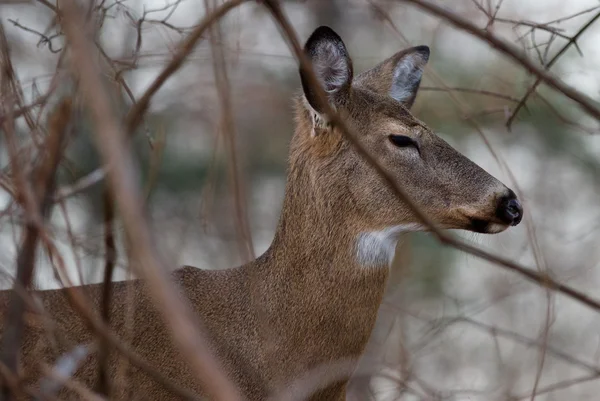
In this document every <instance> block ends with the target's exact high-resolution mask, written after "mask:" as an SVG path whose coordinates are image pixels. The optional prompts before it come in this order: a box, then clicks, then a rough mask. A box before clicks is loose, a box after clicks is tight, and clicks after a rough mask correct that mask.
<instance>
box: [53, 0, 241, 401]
mask: <svg viewBox="0 0 600 401" xmlns="http://www.w3.org/2000/svg"><path fill="white" fill-rule="evenodd" d="M238 3H239V2H238ZM228 4H229V3H228ZM62 10H63V13H64V15H63V20H62V21H61V23H62V24H63V27H64V30H65V33H66V35H67V39H68V41H69V44H70V46H71V50H72V52H73V54H72V67H73V73H74V74H76V75H77V76H78V78H79V79H80V80H81V90H82V93H83V95H84V97H85V99H86V101H87V103H88V106H89V107H90V110H91V113H92V116H93V120H94V122H95V124H96V137H95V139H96V145H97V147H98V149H99V151H100V153H101V155H102V157H103V159H104V161H105V163H106V165H107V166H109V167H110V168H109V170H108V178H109V184H110V186H111V189H112V192H113V193H114V194H115V198H116V201H117V204H118V206H119V210H120V211H121V216H122V218H123V222H124V226H125V231H126V233H127V237H128V241H129V242H130V244H131V249H132V252H133V255H134V257H135V260H136V262H137V263H136V264H135V265H136V266H138V264H139V266H143V268H141V269H140V270H139V274H140V276H142V277H143V278H145V279H146V281H147V283H148V287H149V289H150V295H151V298H152V299H153V301H154V303H155V305H156V307H157V309H158V310H159V311H160V313H161V314H162V315H163V317H164V319H165V324H166V326H167V327H168V328H169V329H170V331H171V335H172V336H173V338H174V340H175V343H176V344H177V346H178V348H179V350H180V351H181V354H182V356H183V357H184V358H187V359H188V361H189V363H190V366H191V367H192V368H193V369H194V371H195V372H196V374H197V377H198V378H199V379H200V380H201V381H202V382H203V385H204V388H205V389H206V391H207V393H208V394H210V395H211V396H212V397H214V398H215V399H217V400H239V399H240V396H239V393H238V390H237V389H236V388H235V387H234V385H233V384H231V382H230V381H229V379H228V378H227V377H226V376H225V375H224V374H223V373H222V371H221V369H220V366H221V364H220V363H219V362H218V361H217V360H216V359H215V357H214V356H213V354H212V352H211V351H210V349H209V348H208V346H207V343H206V340H205V339H204V336H202V335H201V334H200V331H199V330H198V323H197V319H196V318H195V315H193V314H192V311H191V310H190V307H189V305H188V304H187V303H186V302H184V301H183V300H182V299H181V296H180V295H179V294H178V293H177V291H176V290H175V288H174V286H173V284H172V283H171V281H170V279H169V275H168V269H167V268H166V266H165V265H164V263H163V262H162V259H161V257H160V256H159V255H158V254H157V253H156V252H155V246H154V241H153V239H152V237H151V236H150V232H151V230H150V227H148V225H147V224H146V219H145V216H144V213H143V206H142V205H143V200H142V196H141V194H140V191H139V189H138V184H137V182H138V179H137V176H138V172H137V169H136V168H135V165H134V163H133V161H132V159H131V155H130V154H129V151H128V149H129V147H128V146H127V143H128V141H127V135H126V134H127V132H128V130H126V129H124V128H123V127H122V126H121V124H119V122H118V120H117V118H116V116H115V113H114V111H113V109H112V107H111V103H110V100H109V99H110V97H109V95H108V93H107V90H106V89H105V87H104V86H103V85H102V84H101V82H100V76H101V71H100V70H99V68H98V66H97V65H96V63H95V62H94V61H93V60H94V57H93V53H92V52H91V51H90V49H92V48H93V46H91V45H90V41H89V40H88V39H87V35H85V32H86V30H85V28H84V26H85V25H84V21H83V18H82V16H81V13H80V12H79V10H78V7H77V5H76V4H75V2H73V1H65V2H63V8H62ZM182 62H183V59H181V60H180V62H179V64H178V65H181V63H182ZM165 79H166V77H165ZM149 99H150V97H149V96H148V97H147V98H146V101H145V102H144V103H143V102H142V101H140V102H138V103H137V104H136V105H140V104H144V107H142V108H140V109H138V110H140V111H141V112H143V111H144V110H145V106H147V104H148V102H149ZM136 116H138V114H136ZM139 117H140V118H141V114H139ZM129 121H130V123H129V124H131V125H129V124H128V126H134V125H135V124H134V123H135V122H137V121H139V120H138V119H137V118H136V119H133V120H129ZM131 121H132V122H131Z"/></svg>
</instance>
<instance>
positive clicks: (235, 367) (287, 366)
mask: <svg viewBox="0 0 600 401" xmlns="http://www.w3.org/2000/svg"><path fill="white" fill-rule="evenodd" d="M405 54H409V55H410V54H411V49H408V50H406V51H404V52H401V53H399V55H395V56H394V57H392V58H390V59H389V60H387V61H385V62H384V63H382V65H380V66H378V67H376V69H374V70H371V71H370V72H367V73H364V74H363V75H361V76H359V77H356V78H355V79H354V81H353V84H352V85H349V84H348V85H344V86H343V87H342V89H343V90H344V91H345V93H344V96H341V97H338V98H339V99H343V100H342V101H340V102H338V103H337V104H335V106H336V108H337V109H338V110H339V112H340V113H342V115H343V116H344V117H345V118H346V121H348V124H349V125H350V126H351V127H352V128H353V129H354V130H355V132H358V133H359V134H360V135H361V138H360V140H361V143H362V144H363V145H364V146H365V147H366V148H367V149H368V150H370V151H371V152H373V153H374V154H377V155H378V158H379V162H380V163H381V164H382V166H383V167H385V168H386V169H388V170H389V171H391V172H392V173H393V174H394V177H395V178H396V179H397V180H398V182H399V183H400V184H401V185H403V186H404V188H406V190H407V192H408V193H410V194H411V195H413V197H414V200H415V201H416V202H417V203H418V204H419V206H420V207H421V208H423V209H424V210H425V211H427V212H428V214H429V215H430V216H431V217H432V218H433V219H434V220H435V222H436V223H438V224H441V225H442V226H444V227H448V228H464V229H469V228H470V226H469V224H470V218H478V219H485V220H486V221H490V222H496V220H495V219H496V217H495V210H496V207H497V199H498V197H500V196H502V195H503V194H505V193H506V191H508V190H507V189H506V187H504V186H503V185H502V184H500V183H499V182H498V181H497V180H495V179H494V178H493V177H491V176H490V175H488V174H487V173H486V172H484V171H483V170H482V169H480V168H479V167H477V166H476V165H475V164H474V163H472V162H471V161H469V160H468V159H466V158H465V157H464V156H462V155H460V154H459V153H458V152H456V151H455V150H454V149H452V148H451V147H450V146H449V145H447V144H446V143H445V142H444V141H443V140H441V139H440V138H439V137H437V136H436V135H435V134H434V133H433V132H431V131H430V130H429V129H428V128H427V127H426V126H425V125H424V124H423V123H421V122H420V121H418V120H417V119H416V118H415V117H413V116H412V115H411V114H410V112H409V111H408V109H407V106H410V103H412V100H414V94H412V97H411V98H410V99H408V100H407V101H406V102H404V103H402V102H399V101H396V100H394V99H392V98H391V97H389V96H388V94H387V90H388V88H389V85H390V81H391V80H392V79H393V67H394V65H393V64H395V63H397V62H398V60H402V57H403V55H405ZM425 61H426V60H425ZM425 61H423V64H424V62H425ZM421 67H422V66H421ZM419 78H420V76H419ZM415 91H416V89H415ZM311 113H315V111H314V110H312V109H311V107H310V106H308V107H306V103H305V101H303V100H301V99H299V101H298V102H297V121H296V122H297V128H296V132H295V135H294V138H293V140H292V143H291V149H290V157H289V169H288V178H287V185H286V193H285V200H284V204H283V210H282V212H281V218H280V221H279V225H278V227H277V230H276V234H275V237H274V240H273V242H272V245H271V246H270V248H269V249H268V250H267V251H266V252H265V253H264V254H263V255H262V256H260V257H259V258H258V259H256V260H254V261H252V262H250V263H248V264H246V265H244V266H241V267H238V268H234V269H229V270H222V271H205V270H200V269H196V268H193V267H184V268H182V269H180V270H178V271H176V272H175V273H174V274H173V279H174V280H175V282H176V283H177V284H178V285H179V286H180V288H181V291H182V292H183V293H184V295H185V297H186V298H187V299H188V300H189V302H190V303H191V305H193V307H194V308H195V310H196V312H197V313H198V315H199V317H200V318H201V320H202V322H203V323H204V325H205V328H206V330H207V331H208V334H209V337H210V339H211V341H212V343H213V345H214V347H213V348H214V350H215V352H216V353H217V354H218V356H219V357H220V358H222V359H223V361H224V364H225V367H226V369H227V371H228V373H230V375H231V377H232V378H233V379H234V381H235V382H236V383H237V384H238V385H239V386H240V388H241V389H242V391H243V393H244V395H245V396H246V397H247V399H249V400H264V399H265V398H266V397H267V396H268V395H269V394H272V393H273V392H274V391H281V390H284V389H285V388H286V387H288V386H290V384H291V383H292V382H293V381H294V380H296V379H298V378H300V377H302V376H303V375H304V374H306V373H307V372H308V371H310V370H311V369H315V368H318V367H322V366H323V364H328V363H331V362H335V361H338V360H340V359H344V358H352V359H354V360H356V359H357V358H359V356H360V355H361V353H362V351H363V349H364V347H365V345H366V343H367V340H368V338H369V335H370V333H371V330H372V328H373V325H374V322H375V318H376V315H377V310H378V307H379V305H380V302H381V300H382V297H383V292H384V288H385V284H386V280H387V276H388V269H387V266H386V265H385V264H382V265H381V266H370V267H365V266H361V265H360V264H359V263H358V261H357V258H356V255H357V245H356V244H357V238H358V236H359V235H360V234H361V233H365V232H369V231H376V230H381V229H384V228H386V227H390V226H395V225H402V224H409V223H415V222H416V220H415V217H414V216H413V215H412V213H411V212H410V211H409V209H408V208H407V207H406V205H404V204H403V203H402V202H401V201H399V200H398V199H397V198H396V196H395V195H394V194H393V193H392V191H391V190H390V189H388V187H386V186H385V185H383V181H382V180H381V178H380V177H379V176H378V175H377V174H376V172H375V171H374V170H373V169H372V168H371V167H370V166H368V165H367V164H366V163H365V162H364V160H363V159H362V158H361V157H360V156H359V155H358V153H357V152H356V151H355V150H354V149H353V148H352V147H351V146H350V145H349V143H347V142H346V141H345V140H344V139H343V136H342V134H341V133H340V132H337V131H336V130H335V129H331V128H329V129H327V128H319V129H318V130H317V132H316V135H312V132H313V128H315V127H313V122H312V121H313V119H312V118H311ZM392 133H394V134H402V135H408V136H411V137H413V138H414V139H415V140H417V141H418V142H419V144H420V148H421V155H420V156H419V155H417V154H416V151H415V150H414V149H397V148H395V147H394V145H392V144H391V143H390V142H389V140H388V139H387V136H388V135H389V134H392ZM84 288H85V294H86V295H87V296H88V297H89V298H90V299H91V300H92V301H93V304H94V307H95V310H96V311H99V299H100V294H101V286H100V285H88V286H85V287H84ZM128 290H131V291H132V293H133V296H132V300H133V303H134V306H135V311H134V315H133V316H134V317H133V320H129V319H126V317H125V316H126V313H127V312H126V311H127V306H126V304H127V300H128V297H127V291H128ZM33 295H34V297H35V298H36V299H39V300H40V301H41V304H42V305H43V307H44V310H45V312H46V313H48V314H49V315H50V316H52V318H53V319H55V320H56V322H57V324H58V326H59V327H60V330H59V332H57V333H56V338H57V340H58V341H57V344H54V343H53V342H52V341H49V340H47V338H48V333H47V332H46V330H45V328H44V327H45V326H44V324H42V323H40V322H37V323H36V322H33V320H32V318H31V316H29V318H28V322H30V323H32V324H31V325H29V326H28V331H27V335H26V337H25V339H24V341H23V347H22V358H21V366H22V367H23V371H22V373H23V375H24V377H25V378H26V382H27V383H28V384H35V383H37V382H38V381H39V378H40V371H39V369H38V366H39V362H40V361H46V362H47V363H50V364H52V363H53V361H55V360H56V358H57V357H58V356H60V355H63V354H64V353H65V352H68V351H69V349H70V347H71V346H72V345H74V344H86V343H90V342H92V340H93V336H92V334H91V333H90V331H89V330H88V329H87V328H86V326H85V324H84V323H83V321H82V320H81V318H80V317H79V316H78V314H77V313H75V312H74V311H73V310H72V308H71V306H70V305H69V303H68V302H67V299H66V297H65V294H64V291H62V290H52V291H38V292H35V293H33ZM7 298H8V292H2V293H1V294H0V307H1V310H2V313H4V311H5V310H6V302H7ZM111 327H113V328H114V329H115V330H116V331H117V332H118V333H119V335H120V336H123V337H124V338H126V339H128V341H130V343H131V347H132V348H133V349H135V350H136V351H137V352H138V353H139V354H140V355H142V356H143V357H144V358H146V359H147V360H149V361H150V362H152V364H153V365H154V366H156V368H157V369H158V370H159V371H160V372H162V373H163V374H164V375H166V376H167V377H169V378H171V379H172V380H174V381H176V382H177V383H179V384H180V385H181V386H184V387H187V388H190V389H192V390H194V391H197V392H200V388H199V386H198V381H197V380H196V379H195V378H194V377H193V376H192V374H191V373H190V370H189V369H188V367H187V366H186V363H185V362H184V358H182V357H181V355H178V353H177V352H176V351H175V349H174V347H173V346H172V344H171V339H170V338H169V336H168V333H167V331H166V330H165V327H164V326H163V323H162V320H161V317H160V316H159V315H158V314H157V312H156V311H155V309H154V308H153V306H152V302H151V301H150V300H149V299H148V296H147V294H146V289H145V285H144V283H143V282H141V281H138V280H135V281H131V282H119V283H114V285H113V303H112V311H111ZM128 327H132V329H133V333H130V334H131V335H128V334H127V329H128ZM118 359H119V358H118V357H117V355H116V353H113V355H112V356H111V363H110V366H111V368H112V369H111V372H110V375H111V376H112V377H111V379H112V380H111V381H112V382H113V384H114V379H115V375H116V372H117V365H118V364H117V361H118ZM96 376H97V368H96V356H95V355H92V356H90V357H89V358H88V360H87V361H86V363H85V365H84V366H83V367H82V368H81V369H80V370H79V371H78V372H77V374H76V378H77V379H79V380H82V381H83V382H85V383H86V384H87V385H89V386H92V387H93V386H94V384H95V381H96ZM346 380H347V378H343V379H342V380H340V381H337V382H336V383H334V384H331V385H329V386H328V387H326V388H325V389H322V390H320V392H318V393H316V394H315V395H314V396H313V397H312V398H311V399H313V400H334V401H337V400H343V399H344V396H345V382H346ZM113 387H114V386H113ZM66 394H67V393H65V395H66ZM111 399H128V400H129V399H145V400H172V399H175V397H174V396H173V395H172V394H170V393H169V392H168V391H166V390H164V389H163V388H162V387H161V386H160V385H159V384H157V383H156V382H155V381H153V380H152V379H150V378H149V377H148V376H147V375H146V374H144V373H143V372H141V371H140V370H139V369H135V368H130V369H129V371H128V385H127V386H126V387H123V386H121V387H119V388H118V389H116V390H115V389H114V388H113V393H112V394H111Z"/></svg>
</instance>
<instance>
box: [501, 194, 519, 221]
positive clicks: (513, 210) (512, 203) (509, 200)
mask: <svg viewBox="0 0 600 401" xmlns="http://www.w3.org/2000/svg"><path fill="white" fill-rule="evenodd" d="M511 195H513V196H510V195H509V196H507V197H504V198H503V199H502V200H501V201H500V204H499V205H498V211H497V216H498V217H499V218H500V219H501V220H502V221H504V222H505V223H506V224H510V225H513V226H516V225H517V224H519V223H520V222H521V219H522V218H523V206H521V202H519V200H518V199H516V197H515V196H514V194H511Z"/></svg>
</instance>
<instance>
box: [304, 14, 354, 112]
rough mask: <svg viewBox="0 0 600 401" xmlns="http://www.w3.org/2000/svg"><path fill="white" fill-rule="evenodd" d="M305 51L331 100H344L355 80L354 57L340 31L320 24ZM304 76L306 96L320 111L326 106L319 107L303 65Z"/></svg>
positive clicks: (308, 41)
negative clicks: (351, 58) (351, 55)
mask: <svg viewBox="0 0 600 401" xmlns="http://www.w3.org/2000/svg"><path fill="white" fill-rule="evenodd" d="M304 54H305V55H306V56H307V57H308V58H309V59H310V61H311V62H312V66H313V71H314V72H315V75H316V77H317V80H318V81H319V83H320V84H321V86H322V88H323V89H324V90H325V93H326V94H327V96H328V98H329V101H330V102H331V103H332V104H333V105H335V104H336V103H337V102H339V101H341V100H342V99H343V97H344V95H345V94H347V92H348V90H349V88H350V84H351V83H352V61H351V60H350V56H349V55H348V51H347V50H346V46H345V45H344V42H343V41H342V39H341V38H340V37H339V35H338V34H337V33H335V32H334V31H333V30H332V29H331V28H329V27H326V26H321V27H319V28H317V29H316V30H315V31H314V32H313V33H312V35H310V37H309V38H308V40H307V41H306V44H305V45H304ZM300 78H301V80H302V88H303V89H304V96H305V97H306V100H307V101H308V103H309V104H310V106H311V107H312V108H313V109H314V110H315V111H316V112H318V113H322V112H323V110H321V109H322V107H319V103H318V101H317V97H316V94H315V93H314V90H313V88H311V87H310V85H309V84H308V82H309V81H308V79H307V78H306V73H305V72H304V71H302V69H301V70H300Z"/></svg>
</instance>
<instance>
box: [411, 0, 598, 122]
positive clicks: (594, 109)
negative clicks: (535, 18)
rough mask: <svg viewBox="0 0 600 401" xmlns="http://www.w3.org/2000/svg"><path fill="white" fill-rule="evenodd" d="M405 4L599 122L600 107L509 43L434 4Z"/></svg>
mask: <svg viewBox="0 0 600 401" xmlns="http://www.w3.org/2000/svg"><path fill="white" fill-rule="evenodd" d="M400 1H403V2H405V3H410V4H414V5H415V6H417V7H419V8H421V9H422V10H425V11H427V12H428V13H430V14H433V15H435V16H438V17H440V18H442V19H444V20H446V21H447V22H449V23H451V24H452V25H454V26H455V27H456V28H458V29H461V30H463V31H467V32H469V33H470V34H472V35H473V36H475V37H477V38H479V39H481V40H483V41H485V42H487V43H488V44H489V45H490V46H492V47H494V48H496V49H497V50H498V51H500V52H501V53H503V54H505V55H506V56H508V57H509V58H510V59H512V60H514V61H515V62H517V64H519V65H521V66H522V67H523V68H524V69H526V70H527V71H529V72H530V73H531V74H533V75H536V76H537V77H538V79H539V80H540V82H544V83H545V84H547V85H548V86H550V87H552V88H554V89H555V90H557V91H558V92H561V93H562V94H563V95H565V96H566V97H568V98H569V99H572V100H573V101H575V103H577V104H578V105H579V107H581V108H582V109H584V110H585V111H586V112H588V114H590V115H591V116H593V117H595V118H596V119H598V120H600V107H599V106H598V105H597V104H596V103H595V102H594V101H593V100H591V99H590V98H589V97H587V96H585V95H584V94H582V93H581V92H579V91H577V90H575V89H573V88H571V87H570V86H569V85H566V84H565V83H563V82H562V81H561V80H559V79H558V78H557V77H555V76H553V75H551V74H550V73H548V72H547V71H545V70H544V69H543V68H541V67H539V66H537V65H535V64H534V63H532V62H531V61H530V60H529V59H528V58H527V56H526V55H525V54H523V53H522V52H521V51H519V50H518V49H517V48H515V47H514V46H512V45H511V44H509V43H506V42H505V41H504V40H502V39H500V38H498V37H497V36H495V35H494V34H492V33H491V32H489V31H484V30H481V29H480V28H478V27H477V26H476V25H475V24H473V23H472V22H471V21H468V20H467V19H465V18H463V17H461V16H459V15H457V14H455V13H453V12H451V11H448V10H446V9H444V8H442V7H440V6H438V5H436V4H432V3H430V2H428V1H424V0H400Z"/></svg>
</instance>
